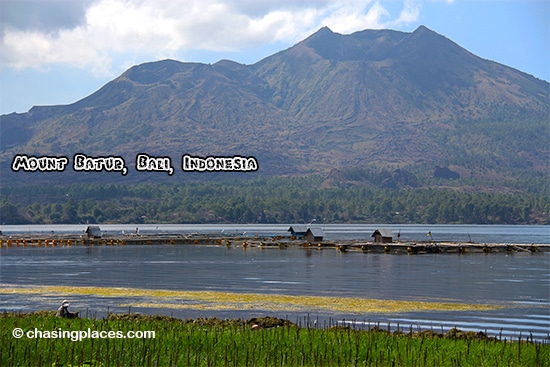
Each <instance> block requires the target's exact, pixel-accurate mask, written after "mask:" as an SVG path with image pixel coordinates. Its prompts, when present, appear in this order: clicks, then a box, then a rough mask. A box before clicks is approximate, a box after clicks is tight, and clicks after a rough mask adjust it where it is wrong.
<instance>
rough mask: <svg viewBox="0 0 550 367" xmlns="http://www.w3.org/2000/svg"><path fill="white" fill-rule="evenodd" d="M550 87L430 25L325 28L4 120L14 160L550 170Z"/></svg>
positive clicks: (6, 146)
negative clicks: (249, 58)
mask: <svg viewBox="0 0 550 367" xmlns="http://www.w3.org/2000/svg"><path fill="white" fill-rule="evenodd" d="M549 85H550V84H549V83H548V82H545V81H542V80H539V79H537V78H535V77H533V76H530V75H528V74H526V73H523V72H521V71H518V70H515V69H513V68H510V67H507V66H505V65H502V64H499V63H496V62H494V61H489V60H484V59H481V58H479V57H477V56H476V55H474V54H472V53H470V52H469V51H467V50H465V49H463V48H462V47H460V46H459V45H457V44H456V43H454V42H453V41H451V40H449V39H447V38H446V37H444V36H442V35H439V34H438V33H436V32H434V31H432V30H430V29H428V28H426V27H424V26H420V27H419V28H417V29H416V30H415V31H414V32H411V33H406V32H399V31H393V30H364V31H359V32H355V33H352V34H350V35H341V34H338V33H334V32H332V31H331V30H330V29H329V28H327V27H323V28H321V29H320V30H318V31H317V32H315V33H314V34H312V35H310V36H309V37H307V38H306V39H304V40H303V41H301V42H298V43H297V44H296V45H294V46H292V47H290V48H288V49H286V50H282V51H280V52H277V53H275V54H273V55H270V56H268V57H266V58H264V59H262V60H260V61H258V62H257V63H255V64H252V65H244V64H239V63H236V62H234V61H231V60H220V61H218V62H216V63H214V64H202V63H183V62H179V61H176V60H170V59H168V60H161V61H155V62H148V63H143V64H140V65H136V66H133V67H131V68H129V69H128V70H126V71H125V72H124V73H122V74H121V75H120V76H119V77H117V78H115V79H114V80H112V81H111V82H109V83H107V84H106V85H104V86H103V87H102V88H100V89H99V90H98V91H96V92H94V93H92V94H91V95H89V96H87V97H85V98H83V99H81V100H79V101H77V102H75V103H73V104H70V105H63V106H35V107H33V108H32V109H30V110H29V112H27V113H24V114H10V115H2V116H0V127H1V132H2V134H0V161H3V167H4V166H6V165H7V164H8V163H9V162H10V160H11V158H12V157H13V156H14V155H15V154H20V153H25V154H34V155H67V156H69V157H72V155H73V154H74V153H76V152H85V153H87V154H91V155H109V154H115V155H123V156H126V157H127V160H128V161H131V160H132V158H133V157H134V156H135V154H137V153H140V152H143V151H145V152H146V153H148V154H152V155H155V154H157V155H165V156H171V157H172V158H173V161H174V162H177V159H178V157H181V155H182V154H192V155H200V156H211V155H219V156H231V155H241V156H254V157H256V158H257V159H258V161H259V164H260V170H259V173H260V174H265V175H293V174H311V173H316V174H323V173H327V172H330V171H331V170H332V169H334V168H338V167H340V168H345V167H368V166H371V165H378V166H388V167H410V169H413V170H417V171H419V172H420V171H422V170H424V173H425V174H427V173H426V172H428V171H430V170H432V169H433V168H434V167H436V166H438V167H439V166H445V167H446V166H451V165H453V166H456V167H459V169H461V170H462V171H463V172H464V171H468V172H476V173H475V174H476V175H480V174H481V175H483V174H482V173H480V172H482V169H480V168H479V167H481V166H484V167H486V169H487V171H493V172H494V171H499V172H500V175H501V177H503V178H513V177H516V176H515V175H522V174H525V172H526V171H525V170H527V171H528V172H532V173H540V172H543V173H545V174H547V173H548V165H547V164H546V163H545V161H546V162H547V160H546V158H548V156H549V153H548V145H549V144H548V142H549V137H548V135H549V134H548V116H549V113H550V112H549V111H550V109H549V104H548V101H549V90H550V87H549ZM499 130H502V131H508V132H510V133H512V134H514V135H513V136H505V135H504V134H503V133H502V131H499ZM2 170H3V171H4V172H3V176H5V177H6V176H10V177H11V175H10V172H9V171H8V172H6V170H5V169H4V168H2ZM520 170H521V173H520V172H519V171H520ZM515 171H517V172H515ZM11 174H12V175H13V176H14V177H19V176H18V174H17V173H11ZM472 174H474V173H472ZM12 179H13V180H9V179H8V180H7V182H8V183H9V182H15V181H14V180H16V178H13V177H12ZM4 181H5V182H6V180H5V179H4Z"/></svg>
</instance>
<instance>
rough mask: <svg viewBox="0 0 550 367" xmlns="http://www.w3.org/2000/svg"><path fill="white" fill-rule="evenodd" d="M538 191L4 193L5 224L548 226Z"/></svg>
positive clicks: (87, 189) (241, 186)
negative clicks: (422, 224)
mask: <svg viewBox="0 0 550 367" xmlns="http://www.w3.org/2000/svg"><path fill="white" fill-rule="evenodd" d="M548 198H549V195H548V193H547V191H546V190H543V191H541V192H540V193H532V192H528V193H490V192H465V191H460V190H456V189H438V188H409V189H383V188H376V187H355V186H351V187H323V179H322V178H320V177H293V178H256V179H250V180H239V181H237V180H235V181H220V182H185V183H180V184H135V185H125V184H97V183H91V184H72V185H67V186H30V187H20V188H16V187H13V188H9V189H2V192H1V196H0V223H2V224H50V223H52V224H53V223H65V224H86V223H90V224H92V223H309V222H311V221H312V220H313V219H315V220H317V221H318V222H323V223H359V222H363V223H447V224H451V223H464V224H550V216H549V213H550V200H548Z"/></svg>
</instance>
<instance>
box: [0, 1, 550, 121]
mask: <svg viewBox="0 0 550 367" xmlns="http://www.w3.org/2000/svg"><path fill="white" fill-rule="evenodd" d="M420 25H425V26H427V27H428V28H430V29H432V30H434V31H436V32H437V33H439V34H442V35H444V36H446V37H447V38H449V39H451V40H453V41H454V42H456V43H457V44H459V45H460V46H462V47H464V48H465V49H467V50H469V51H470V52H472V53H474V54H476V55H478V56H480V57H482V58H485V59H490V60H493V61H496V62H499V63H502V64H505V65H508V66H511V67H513V68H516V69H519V70H521V71H524V72H526V73H528V74H531V75H534V76H535V77H537V78H540V79H544V80H547V81H550V1H548V0H506V1H505V0H491V1H489V0H485V1H472V0H466V1H464V0H454V1H451V0H447V1H445V0H387V1H386V0H378V1H376V0H362V1H361V0H339V1H334V0H301V1H296V0H0V36H1V40H0V114H5V113H11V112H26V111H28V110H29V109H30V108H31V107H32V106H35V105H57V104H70V103H73V102H76V101H78V100H79V99H82V98H84V97H86V96H87V95H89V94H91V93H93V92H94V91H96V90H97V89H99V88H100V87H101V86H103V85H104V84H105V83H107V82H108V81H110V80H112V79H114V78H116V77H117V76H119V75H120V74H121V73H123V72H124V71H125V70H126V69H128V68H129V67H131V66H132V65H136V64H140V63H144V62H150V61H156V60H161V59H165V58H172V59H176V60H180V61H189V62H203V63H214V62H216V61H218V60H221V59H231V60H234V61H237V62H240V63H244V64H253V63H255V62H257V61H259V60H261V59H262V58H264V57H266V56H269V55H271V54H273V53H275V52H277V51H280V50H283V49H286V48H288V47H291V46H292V45H294V44H295V43H297V42H299V41H300V40H302V39H304V38H306V37H307V36H308V35H310V34H311V33H313V32H315V31H316V30H318V29H319V28H321V27H323V26H328V27H329V28H331V29H332V30H333V31H334V32H338V33H342V34H349V33H353V32H355V31H360V30H364V29H395V30H400V31H404V32H412V31H414V30H415V29H416V28H417V27H418V26H420Z"/></svg>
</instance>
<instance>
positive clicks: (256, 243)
mask: <svg viewBox="0 0 550 367" xmlns="http://www.w3.org/2000/svg"><path fill="white" fill-rule="evenodd" d="M131 245H143V246H154V245H174V246H175V245H195V246H201V245H209V246H227V247H241V248H243V249H247V248H253V247H256V248H265V249H269V248H275V249H285V248H289V247H294V248H305V249H310V250H311V249H317V250H325V249H327V250H329V249H333V250H336V251H340V252H362V253H386V254H409V255H420V254H438V253H442V254H446V253H455V254H465V253H486V254H488V253H501V252H507V253H514V252H525V253H536V252H550V244H512V243H471V242H446V241H441V242H436V241H425V242H411V241H407V242H391V243H377V242H368V241H358V240H347V241H322V242H319V243H308V242H306V241H304V240H300V239H294V238H291V237H284V236H278V237H262V238H260V237H241V236H239V237H229V236H223V237H221V236H208V235H200V234H193V235H181V234H178V235H115V236H104V237H102V238H88V237H86V236H75V235H41V236H39V235H32V236H31V235H27V236H0V247H58V246H61V247H62V246H131Z"/></svg>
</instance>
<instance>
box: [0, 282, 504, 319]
mask: <svg viewBox="0 0 550 367" xmlns="http://www.w3.org/2000/svg"><path fill="white" fill-rule="evenodd" d="M0 294H59V295H64V296H66V295H73V294H74V295H92V296H97V297H117V298H128V297H132V298H146V300H143V301H141V302H140V301H136V302H135V303H128V304H126V305H125V306H132V307H150V308H174V309H202V310H246V309H261V310H271V311H281V310H282V311H312V310H324V311H332V312H344V313H367V312H369V313H372V312H384V313H389V312H411V311H471V310H480V311H484V310H493V309H497V308H501V306H498V305H488V304H469V303H454V302H426V301H403V300H379V299H365V298H357V297H327V296H301V295H281V294H260V293H233V292H217V291H180V290H167V289H138V288H114V287H68V286H33V287H0ZM151 299H162V301H160V300H159V302H158V303H155V302H154V301H151ZM176 300H177V301H179V302H180V303H177V302H174V301H176Z"/></svg>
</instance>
